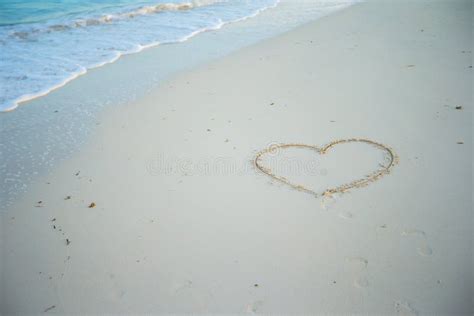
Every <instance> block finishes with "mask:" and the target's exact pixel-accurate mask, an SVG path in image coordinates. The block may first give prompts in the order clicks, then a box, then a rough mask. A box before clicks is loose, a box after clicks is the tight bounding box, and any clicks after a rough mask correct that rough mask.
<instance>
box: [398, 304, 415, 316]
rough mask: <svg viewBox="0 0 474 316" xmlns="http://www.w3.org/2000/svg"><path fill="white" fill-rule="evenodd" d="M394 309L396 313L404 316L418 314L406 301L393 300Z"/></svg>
mask: <svg viewBox="0 0 474 316" xmlns="http://www.w3.org/2000/svg"><path fill="white" fill-rule="evenodd" d="M395 311H396V312H397V315H405V316H416V315H418V311H417V310H416V309H414V308H413V307H412V306H411V305H410V303H407V302H395Z"/></svg>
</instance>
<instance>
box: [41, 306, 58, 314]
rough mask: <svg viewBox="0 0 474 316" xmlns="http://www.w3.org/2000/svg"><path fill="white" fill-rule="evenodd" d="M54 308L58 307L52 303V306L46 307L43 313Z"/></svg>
mask: <svg viewBox="0 0 474 316" xmlns="http://www.w3.org/2000/svg"><path fill="white" fill-rule="evenodd" d="M54 308H56V305H51V306H50V307H48V308H46V309H45V310H44V311H43V313H47V312H49V311H50V310H52V309H54Z"/></svg>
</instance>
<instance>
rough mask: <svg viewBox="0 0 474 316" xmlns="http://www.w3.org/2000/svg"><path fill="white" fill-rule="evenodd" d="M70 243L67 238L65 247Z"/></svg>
mask: <svg viewBox="0 0 474 316" xmlns="http://www.w3.org/2000/svg"><path fill="white" fill-rule="evenodd" d="M70 243H71V241H70V240H69V239H68V238H66V246H69V244H70Z"/></svg>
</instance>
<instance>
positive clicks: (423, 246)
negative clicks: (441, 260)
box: [401, 229, 433, 256]
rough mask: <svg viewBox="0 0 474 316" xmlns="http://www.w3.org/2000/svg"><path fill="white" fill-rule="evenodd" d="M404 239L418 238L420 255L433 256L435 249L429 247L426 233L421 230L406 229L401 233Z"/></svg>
mask: <svg viewBox="0 0 474 316" xmlns="http://www.w3.org/2000/svg"><path fill="white" fill-rule="evenodd" d="M401 235H402V236H404V237H417V238H418V240H419V241H418V248H417V249H418V253H419V254H420V255H422V256H431V255H432V254H433V249H431V247H430V246H429V245H428V242H427V240H426V233H425V232H424V231H422V230H419V229H405V230H404V231H402V233H401Z"/></svg>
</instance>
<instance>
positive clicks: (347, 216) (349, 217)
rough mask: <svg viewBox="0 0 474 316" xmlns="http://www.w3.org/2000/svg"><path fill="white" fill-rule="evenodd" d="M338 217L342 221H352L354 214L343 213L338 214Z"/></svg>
mask: <svg viewBox="0 0 474 316" xmlns="http://www.w3.org/2000/svg"><path fill="white" fill-rule="evenodd" d="M339 217H340V218H343V219H352V218H353V217H354V214H352V213H351V212H347V211H343V212H340V213H339Z"/></svg>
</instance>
